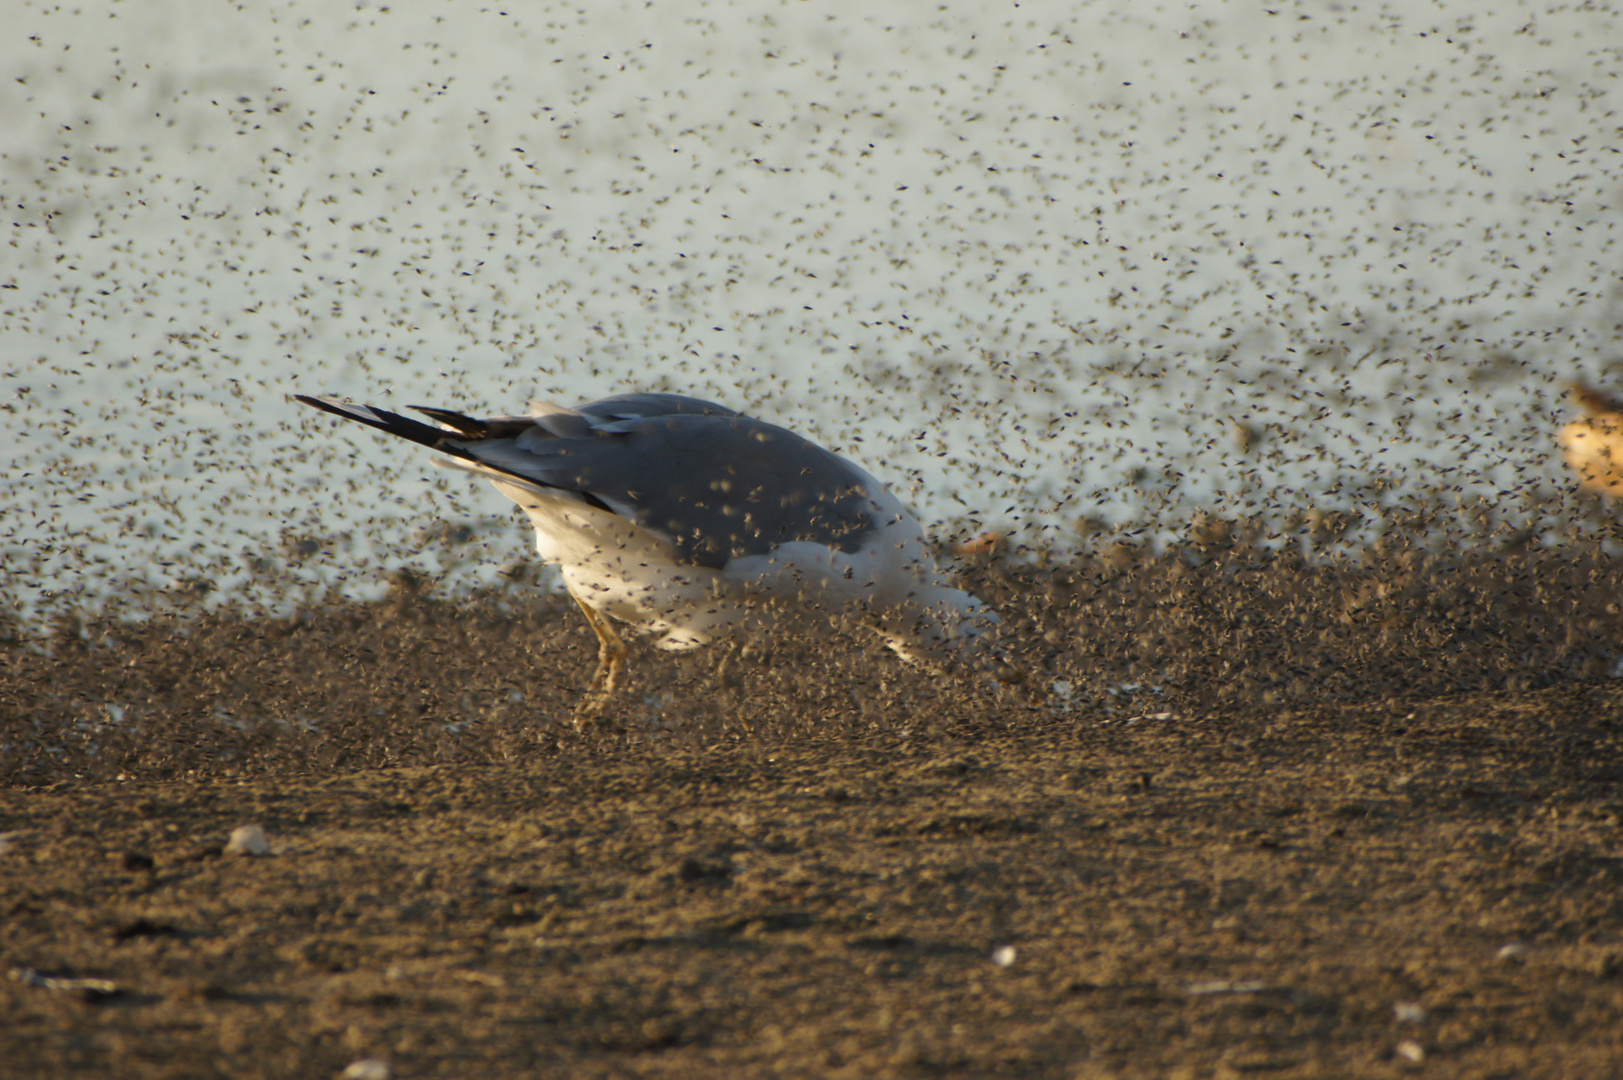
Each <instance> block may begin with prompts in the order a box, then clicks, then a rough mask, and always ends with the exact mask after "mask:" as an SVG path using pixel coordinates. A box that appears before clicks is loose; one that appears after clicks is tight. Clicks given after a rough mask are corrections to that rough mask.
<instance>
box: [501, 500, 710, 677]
mask: <svg viewBox="0 0 1623 1080" xmlns="http://www.w3.org/2000/svg"><path fill="white" fill-rule="evenodd" d="M496 487H497V489H498V490H500V491H501V493H502V494H503V495H506V496H507V497H508V498H510V499H512V500H513V501H514V502H516V503H518V505H519V506H520V507H521V508H522V509H523V510H524V512H525V514H526V515H528V516H529V519H530V524H531V525H533V526H534V527H535V550H536V553H537V554H538V555H540V556H541V558H542V559H544V560H546V561H547V562H552V563H557V564H558V567H559V569H560V570H561V571H562V573H563V579H564V584H565V585H566V586H568V588H569V591H570V593H571V594H572V595H573V596H575V597H576V598H577V599H579V600H580V601H582V602H583V603H586V604H589V605H591V606H592V607H593V608H595V609H597V610H598V611H601V612H602V613H603V614H605V615H608V616H609V617H610V618H614V619H618V620H620V621H621V622H624V623H629V624H630V625H632V626H636V627H640V628H641V629H643V630H647V631H650V632H652V633H655V634H658V635H660V637H659V638H658V640H657V641H656V642H655V644H657V645H658V646H659V647H661V648H664V649H671V650H683V649H691V648H695V647H697V646H699V645H704V644H707V643H709V642H710V641H712V640H714V639H715V638H717V637H719V636H721V635H722V634H724V633H725V632H726V631H727V630H729V629H730V628H731V627H732V626H733V624H734V623H736V622H737V620H738V619H739V617H740V612H739V610H738V604H737V603H736V597H734V596H729V595H728V594H729V593H730V592H732V591H733V590H730V589H728V588H727V586H726V583H724V582H723V581H722V580H721V574H720V573H719V572H717V571H715V570H710V569H707V568H705V567H702V566H684V565H679V564H678V563H677V562H676V559H675V552H674V550H673V549H672V547H671V545H670V544H668V543H666V542H665V541H664V540H661V539H660V538H659V537H657V536H655V535H654V534H652V533H650V532H648V531H647V530H646V529H643V528H640V527H638V526H637V525H634V524H632V523H631V522H628V521H626V520H625V519H624V518H621V517H619V516H617V515H615V514H613V513H611V512H609V511H607V510H599V509H597V508H596V507H593V506H588V505H587V504H585V503H582V502H577V501H574V500H570V499H565V498H561V497H556V496H550V495H544V494H539V493H537V492H535V491H532V490H530V489H527V488H522V487H519V486H518V485H514V484H503V483H501V482H496Z"/></svg>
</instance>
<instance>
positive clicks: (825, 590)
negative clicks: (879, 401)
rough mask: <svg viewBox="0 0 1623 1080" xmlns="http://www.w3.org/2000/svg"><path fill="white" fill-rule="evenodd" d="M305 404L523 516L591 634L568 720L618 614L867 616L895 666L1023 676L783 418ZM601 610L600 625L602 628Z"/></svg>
mask: <svg viewBox="0 0 1623 1080" xmlns="http://www.w3.org/2000/svg"><path fill="white" fill-rule="evenodd" d="M294 397H295V399H296V400H298V401H301V402H303V403H304V404H306V405H311V406H314V407H315V408H317V409H322V410H325V411H326V412H329V413H333V414H335V415H337V416H342V417H344V418H345V419H348V420H355V421H359V422H360V423H363V424H366V425H368V426H369V427H374V428H377V429H378V430H380V431H386V432H388V433H389V434H391V435H398V436H400V437H401V438H403V439H408V440H410V441H411V442H414V443H419V444H421V445H423V446H427V447H429V448H431V449H433V450H438V451H439V452H440V453H442V454H444V455H445V457H443V458H440V459H438V460H437V461H436V464H440V465H444V466H447V467H450V468H455V469H461V470H463V471H465V472H470V473H473V474H475V475H477V476H483V477H485V478H486V479H488V480H489V481H490V482H491V483H492V484H494V485H495V487H496V490H497V491H499V492H501V493H502V494H503V495H505V496H507V497H508V498H509V499H511V500H513V502H515V503H517V504H518V506H519V507H520V508H521V509H522V510H523V511H524V512H525V514H527V515H528V516H529V519H530V523H531V524H532V525H533V526H534V527H535V544H536V551H537V553H538V554H539V555H540V556H541V558H542V559H543V560H545V561H547V562H553V563H556V564H558V566H559V568H560V569H561V571H562V576H563V581H564V585H565V587H566V588H567V589H568V590H569V594H570V595H571V596H572V597H574V599H575V602H576V603H577V604H578V605H580V610H581V613H582V614H583V615H585V617H586V621H587V623H588V624H589V625H590V626H591V628H592V631H593V633H595V634H596V635H597V641H598V663H597V670H596V672H595V673H594V674H593V676H592V681H591V683H590V684H589V685H588V686H587V690H586V694H585V696H584V698H583V700H582V703H581V705H580V707H579V709H578V710H577V712H576V716H575V726H576V727H577V728H580V729H583V730H584V728H585V725H586V721H588V720H589V719H590V718H592V717H594V716H596V715H597V714H598V713H600V712H601V710H602V709H603V707H604V706H605V705H606V704H607V703H608V702H609V700H610V699H611V698H612V697H613V695H614V694H615V692H616V690H618V689H619V685H620V678H621V675H622V673H623V672H624V670H625V666H626V646H625V643H624V642H623V641H622V640H621V639H620V636H619V635H618V634H617V633H616V632H615V629H614V625H613V621H618V622H622V623H626V624H628V625H630V626H632V627H634V628H635V629H637V630H640V631H643V632H646V633H649V634H652V635H654V644H655V645H656V646H657V647H659V648H661V649H665V650H669V651H673V652H681V651H685V650H688V649H694V648H697V647H699V646H701V645H706V644H708V643H710V642H712V641H715V640H717V639H719V638H721V637H724V636H726V635H727V634H728V633H730V632H732V631H734V630H736V629H737V628H738V627H740V626H742V625H744V624H746V623H749V622H752V621H753V622H755V623H758V624H760V625H765V626H772V625H774V624H775V623H777V622H778V621H779V620H780V619H781V618H782V617H783V616H784V615H785V614H786V612H788V611H789V610H790V609H796V610H809V611H811V612H815V613H821V614H824V615H827V616H831V617H834V618H837V619H842V620H846V621H849V622H852V623H855V624H857V625H860V626H864V627H867V628H868V629H870V630H872V631H873V632H875V633H877V634H878V635H879V637H880V638H882V639H883V640H884V642H885V643H886V644H887V645H889V646H890V648H891V649H892V650H893V651H894V652H895V653H896V654H897V655H899V656H900V657H902V659H904V660H906V661H908V662H910V663H913V664H918V665H923V666H926V667H930V668H933V669H937V670H945V669H949V668H952V667H954V666H956V664H957V663H958V662H959V661H970V662H972V663H975V664H977V665H978V666H983V667H985V668H987V669H988V670H989V671H990V672H991V673H992V674H993V675H994V677H995V678H997V679H998V681H1000V682H1004V683H1009V682H1019V681H1023V680H1022V679H1021V677H1020V676H1019V674H1018V673H1017V672H1015V671H1014V669H1012V668H1010V667H1008V665H1007V664H1006V663H1004V662H1003V661H1002V659H1001V654H1000V653H998V652H997V651H996V650H994V649H989V648H987V647H986V646H987V632H988V631H990V630H991V629H992V628H994V627H995V626H996V625H997V624H998V623H999V619H998V617H997V615H996V614H995V613H993V612H992V611H991V610H990V609H989V608H988V607H987V606H986V605H985V604H983V603H982V602H981V601H980V600H978V599H976V598H975V597H974V596H971V595H970V594H969V593H967V592H964V591H962V590H960V589H955V588H953V587H952V586H951V585H950V584H949V583H948V581H947V579H946V578H945V577H944V576H943V575H942V574H941V572H940V571H939V570H938V569H937V568H936V563H935V559H934V558H933V557H932V555H931V553H930V548H929V545H928V543H927V541H926V539H925V535H924V530H923V528H921V527H920V525H919V523H918V521H916V520H915V519H914V518H913V516H912V515H911V514H909V513H908V512H907V510H906V509H905V508H903V506H902V504H901V502H900V501H899V500H898V499H897V498H896V497H895V496H894V495H892V494H891V493H890V491H889V490H887V489H886V488H885V486H884V485H883V484H881V483H880V482H879V481H878V480H876V479H874V478H873V477H872V476H871V475H869V474H868V473H867V472H866V471H864V470H863V469H862V468H860V467H859V466H857V465H855V464H854V463H852V462H850V461H847V460H846V459H845V458H842V457H840V456H839V455H837V454H835V453H833V452H831V451H829V450H825V449H823V448H822V447H821V446H818V445H817V444H816V443H813V442H811V441H809V440H807V439H804V438H802V437H801V436H799V435H796V434H795V433H794V432H792V431H789V430H788V429H786V428H782V427H778V426H777V425H776V424H769V423H767V422H766V421H764V420H756V419H753V418H751V417H748V416H743V415H741V414H739V413H737V412H735V411H733V410H732V409H729V408H727V407H725V406H723V405H717V404H715V403H713V402H709V401H701V400H699V399H697V398H692V397H685V396H682V395H680V394H664V393H630V394H616V395H614V396H612V397H606V398H602V399H601V400H598V401H592V402H589V403H587V404H585V405H579V406H576V407H575V408H564V407H562V406H559V405H555V404H552V403H550V402H542V401H535V402H531V403H530V407H529V412H528V414H526V415H523V416H496V417H490V418H488V419H478V418H475V417H471V416H465V415H463V414H462V413H458V412H452V411H451V410H449V409H436V408H428V407H425V406H420V405H418V406H411V408H412V409H413V411H415V412H419V413H422V414H423V415H425V416H427V417H428V418H429V419H431V420H433V421H435V424H436V425H438V426H435V425H430V424H425V423H423V422H422V421H420V420H414V419H412V418H410V417H406V416H401V415H399V414H398V413H393V412H389V411H387V410H385V409H380V408H376V407H374V406H369V405H357V404H352V403H349V402H345V401H340V400H338V399H336V398H332V397H307V396H305V395H302V394H296V395H294ZM611 620H612V621H611Z"/></svg>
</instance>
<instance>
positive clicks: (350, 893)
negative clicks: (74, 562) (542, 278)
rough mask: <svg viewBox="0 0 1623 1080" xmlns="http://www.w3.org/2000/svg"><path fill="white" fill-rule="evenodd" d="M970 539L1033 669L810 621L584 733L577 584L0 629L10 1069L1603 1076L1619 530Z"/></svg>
mask: <svg viewBox="0 0 1623 1080" xmlns="http://www.w3.org/2000/svg"><path fill="white" fill-rule="evenodd" d="M970 576H971V582H970V584H971V585H972V586H973V587H975V588H976V589H977V590H978V591H980V592H981V593H982V594H983V595H986V596H987V597H988V598H989V599H991V600H992V601H993V602H994V603H996V604H997V605H998V606H999V607H1000V608H1001V609H1002V610H1004V612H1005V614H1006V615H1007V616H1008V618H1009V623H1010V626H1009V637H1010V640H1011V641H1013V642H1015V643H1017V645H1018V650H1019V652H1018V657H1019V658H1020V659H1021V660H1022V662H1024V663H1026V664H1027V665H1028V666H1029V667H1030V668H1031V669H1032V670H1033V672H1034V673H1035V674H1036V677H1037V679H1038V681H1039V682H1041V683H1044V684H1046V685H1049V686H1051V687H1057V689H1055V691H1054V692H1053V693H1052V694H1051V696H1050V697H1049V698H1048V700H1046V701H1043V702H1036V701H1032V700H1029V699H1028V698H1025V697H1022V696H1020V695H1017V694H1009V693H1007V692H999V691H995V690H993V689H991V688H986V687H979V686H973V685H968V686H966V685H960V684H956V683H952V682H950V681H943V680H940V679H936V678H932V677H930V676H928V675H925V674H922V673H918V672H913V671H909V670H907V669H904V668H901V667H900V666H899V665H897V664H896V663H895V661H894V660H893V659H892V658H889V657H888V656H885V655H883V654H882V652H880V651H879V650H877V649H875V648H874V647H873V646H872V645H871V644H870V643H867V642H863V641H861V640H859V639H857V638H853V637H850V636H849V635H844V634H839V633H833V632H831V633H830V634H829V635H827V636H826V637H825V638H823V639H820V640H814V641H807V642H794V643H788V642H776V643H774V642H767V641H752V642H751V641H747V642H744V643H743V644H742V645H741V646H738V647H728V648H722V649H717V650H712V651H711V652H708V653H704V654H700V655H698V656H695V657H688V658H677V659H671V658H668V657H662V656H657V655H655V654H653V653H651V652H649V651H647V650H639V651H638V652H637V653H636V655H635V656H634V661H635V662H636V665H637V666H636V668H635V670H634V683H633V686H632V687H631V692H630V693H629V694H628V695H627V700H626V703H625V704H624V705H623V706H622V707H621V708H620V709H619V710H618V711H617V712H616V713H615V714H614V715H613V716H611V717H610V718H609V720H608V722H607V723H605V724H604V725H603V727H602V728H601V729H600V730H598V731H595V732H593V733H590V734H588V735H586V736H576V735H574V734H573V733H572V729H571V728H570V727H569V726H568V724H567V717H568V707H569V705H570V704H571V702H572V701H573V700H574V697H575V695H576V693H577V691H578V688H579V687H580V686H581V685H582V684H583V683H584V678H585V675H586V673H587V672H588V670H589V667H590V660H591V656H592V650H591V648H590V642H589V639H588V638H587V637H586V635H585V633H584V632H583V631H582V629H581V628H580V627H579V625H577V623H576V621H575V620H574V619H572V618H571V617H570V616H569V613H568V611H567V609H566V608H565V607H563V606H561V605H553V604H549V603H545V602H542V601H534V600H532V601H530V602H528V603H526V602H524V601H523V600H521V599H520V600H516V599H514V598H513V597H499V598H485V599H482V600H477V601H467V602H463V603H455V604H453V603H450V602H445V601H436V600H432V599H429V598H425V597H423V596H421V595H418V594H414V593H412V592H410V591H409V590H406V591H403V592H402V594H401V595H400V596H397V597H396V598H395V599H394V600H393V601H391V602H389V603H385V604H379V605H369V606H365V605H345V604H336V603H335V604H328V605H321V606H318V607H315V608H312V610H310V611H308V612H304V613H302V614H300V615H299V616H298V617H295V618H293V619H280V620H270V619H259V618H248V617H243V616H234V615H230V614H217V615H210V616H202V615H198V614H195V613H193V614H191V615H182V614H177V615H175V616H174V617H172V618H168V619H160V620H156V621H152V622H148V623H144V624H140V625H133V624H129V623H125V622H121V621H119V620H116V619H103V620H100V621H98V620H93V619H87V620H82V621H74V620H71V619H66V620H59V623H58V626H57V628H56V632H55V635H54V637H53V638H52V639H50V640H36V639H34V638H31V637H29V636H27V635H24V634H20V633H15V632H14V633H12V634H11V635H10V636H9V639H8V641H7V643H6V645H5V646H4V648H3V650H0V723H3V727H0V744H3V751H4V754H3V761H0V770H3V772H0V777H3V779H4V784H5V786H3V787H0V832H4V833H5V834H6V835H5V842H4V847H5V852H4V854H0V912H3V918H0V965H3V966H4V967H5V968H7V969H9V970H10V971H11V973H12V978H11V979H8V980H3V981H0V1015H3V1016H4V1017H5V1018H6V1019H5V1023H4V1024H3V1025H0V1075H9V1076H29V1077H51V1076H120V1077H159V1076H166V1077H198V1076H214V1075H219V1076H231V1077H255V1076H267V1077H269V1076H278V1077H285V1076H337V1075H339V1074H340V1073H342V1072H343V1071H344V1070H345V1069H346V1067H348V1066H350V1065H351V1063H354V1062H357V1061H363V1060H375V1061H378V1062H383V1063H386V1065H387V1068H388V1069H389V1070H390V1071H391V1072H392V1075H393V1076H395V1077H419V1076H421V1077H469V1076H500V1077H523V1076H561V1075H565V1076H583V1077H596V1076H603V1077H610V1076H661V1075H669V1076H698V1075H707V1076H710V1075H737V1076H819V1077H821V1076H832V1077H871V1076H897V1077H943V1076H1003V1075H1008V1076H1031V1077H1065V1078H1070V1077H1239V1076H1258V1077H1270V1078H1271V1077H1306V1076H1328V1077H1337V1076H1368V1077H1383V1076H1410V1075H1414V1076H1421V1075H1424V1076H1439V1077H1507V1078H1508V1077H1539V1076H1548V1077H1557V1076H1560V1077H1574V1076H1595V1077H1602V1076H1612V1075H1623V746H1620V740H1623V681H1620V680H1618V679H1616V678H1613V677H1611V670H1612V667H1611V665H1613V664H1614V663H1615V656H1616V655H1617V653H1618V651H1619V641H1620V640H1623V637H1620V634H1619V628H1620V622H1619V616H1618V611H1617V602H1616V600H1615V598H1616V597H1617V596H1619V595H1623V589H1619V570H1618V568H1617V567H1616V566H1615V565H1614V564H1612V563H1611V562H1608V561H1607V560H1605V559H1604V558H1602V557H1601V556H1599V555H1598V554H1589V555H1584V554H1579V553H1573V552H1567V553H1564V554H1559V555H1550V554H1545V553H1526V552H1519V551H1512V552H1500V553H1493V554H1489V555H1482V556H1479V557H1473V558H1471V559H1466V560H1453V561H1446V560H1439V559H1435V558H1430V557H1422V556H1418V555H1413V554H1412V553H1388V554H1387V555H1386V556H1384V557H1382V558H1381V559H1378V560H1371V561H1368V562H1359V563H1349V564H1344V565H1337V566H1309V565H1306V564H1303V563H1302V562H1301V561H1300V560H1297V559H1289V558H1283V557H1280V556H1277V555H1271V554H1262V553H1256V552H1246V551H1241V550H1234V551H1229V550H1224V551H1220V552H1211V551H1192V552H1184V553H1174V554H1172V555H1168V556H1160V557H1156V558H1153V559H1152V558H1150V557H1148V556H1143V555H1139V554H1137V553H1134V552H1131V551H1127V552H1122V551H1116V552H1112V553H1107V555H1104V556H1100V557H1098V558H1096V559H1093V560H1088V561H1084V562H1080V563H1077V564H1074V565H1069V566H1066V567H1059V568H1055V567H1051V568H1047V569H1044V570H1040V571H1037V570H1032V571H1018V572H1017V571H1009V570H1006V569H1004V568H1002V567H1000V566H997V565H991V564H989V565H983V566H980V567H976V568H973V571H972V573H971V575H970ZM250 824H252V825H258V826H260V827H261V828H262V829H263V831H264V833H265V835H266V836H267V838H268V841H269V844H270V847H271V850H272V853H271V854H268V855H262V856H253V855H237V854H224V853H223V849H224V848H225V847H226V845H227V841H228V838H229V837H230V835H231V833H232V831H233V830H234V829H236V828H238V827H239V826H244V825H250ZM72 978H78V979H85V980H91V981H90V982H88V983H73V982H63V981H53V980H65V979H72ZM98 980H104V981H98ZM377 1075H381V1073H378V1074H377Z"/></svg>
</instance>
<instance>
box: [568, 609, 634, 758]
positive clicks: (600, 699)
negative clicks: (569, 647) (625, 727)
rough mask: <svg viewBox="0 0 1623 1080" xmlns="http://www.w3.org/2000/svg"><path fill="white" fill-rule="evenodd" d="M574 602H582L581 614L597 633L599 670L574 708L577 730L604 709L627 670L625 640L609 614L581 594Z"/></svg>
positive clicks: (583, 727) (583, 728) (582, 727)
mask: <svg viewBox="0 0 1623 1080" xmlns="http://www.w3.org/2000/svg"><path fill="white" fill-rule="evenodd" d="M570 595H571V596H573V595H574V594H573V593H571V594H570ZM575 603H577V604H579V605H580V610H581V614H583V615H585V616H586V622H587V624H588V625H590V626H591V628H592V632H593V633H595V634H596V635H597V671H596V672H594V673H593V675H592V681H591V682H590V683H588V684H587V686H586V696H585V697H584V698H582V699H581V703H580V706H579V707H578V708H576V710H575V730H577V731H584V730H586V724H587V721H589V720H591V719H592V718H593V717H595V716H597V714H598V713H600V712H602V711H603V707H604V706H605V705H607V704H608V703H609V698H611V697H613V696H614V692H615V691H616V690H618V689H619V688H620V673H621V672H623V671H624V670H625V669H626V643H625V642H623V641H621V640H620V635H619V634H616V633H615V632H614V626H613V625H612V624H611V623H610V622H609V617H608V616H607V615H604V614H603V613H602V612H601V611H598V610H597V609H596V608H594V607H593V606H592V605H590V604H588V603H587V602H586V601H584V600H582V599H581V598H580V597H578V596H576V597H575Z"/></svg>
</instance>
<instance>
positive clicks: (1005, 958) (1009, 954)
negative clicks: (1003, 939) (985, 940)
mask: <svg viewBox="0 0 1623 1080" xmlns="http://www.w3.org/2000/svg"><path fill="white" fill-rule="evenodd" d="M992 963H994V964H996V965H997V966H998V967H1008V966H1009V965H1010V964H1013V963H1014V946H1013V945H999V946H998V947H997V948H995V949H993V950H992Z"/></svg>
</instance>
